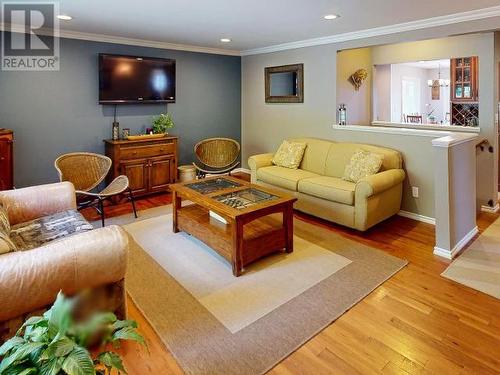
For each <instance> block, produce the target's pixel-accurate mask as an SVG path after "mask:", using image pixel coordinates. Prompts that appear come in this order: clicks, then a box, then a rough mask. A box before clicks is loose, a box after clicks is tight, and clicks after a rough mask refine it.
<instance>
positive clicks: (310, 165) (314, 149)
mask: <svg viewBox="0 0 500 375" xmlns="http://www.w3.org/2000/svg"><path fill="white" fill-rule="evenodd" d="M289 140H290V141H293V142H302V143H306V144H307V147H306V150H305V152H304V157H303V158H302V163H300V167H299V168H300V169H303V170H305V171H308V172H312V173H316V174H319V175H324V174H325V165H326V157H327V155H328V151H329V150H330V147H331V146H332V144H333V143H334V142H332V141H327V140H324V139H316V138H294V139H289Z"/></svg>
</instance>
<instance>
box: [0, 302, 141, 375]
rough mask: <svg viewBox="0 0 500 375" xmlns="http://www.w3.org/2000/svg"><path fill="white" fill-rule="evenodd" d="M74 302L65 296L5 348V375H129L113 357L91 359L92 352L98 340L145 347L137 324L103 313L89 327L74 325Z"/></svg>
mask: <svg viewBox="0 0 500 375" xmlns="http://www.w3.org/2000/svg"><path fill="white" fill-rule="evenodd" d="M72 307H73V300H71V299H69V298H66V297H65V296H64V295H63V294H62V293H61V292H60V293H59V294H58V295H57V299H56V301H55V302H54V305H53V306H52V307H51V308H50V309H49V310H47V311H46V312H45V313H44V314H43V316H34V317H31V318H29V319H28V320H26V322H25V323H24V324H23V325H22V326H21V328H20V329H19V330H18V331H17V333H16V335H15V336H14V337H12V338H11V339H10V340H8V341H6V342H5V343H4V344H3V345H2V346H0V357H2V361H1V362H0V375H14V374H15V375H30V374H35V375H60V374H68V375H95V374H97V375H106V374H110V373H111V370H112V369H115V370H117V371H118V374H120V373H126V371H125V368H124V367H123V363H122V360H121V358H120V356H119V355H118V354H116V353H115V352H113V351H103V352H101V353H99V354H98V355H96V356H95V357H94V358H92V356H91V354H90V352H89V351H88V350H87V348H88V347H89V345H94V344H95V343H96V340H97V342H98V343H100V345H101V347H105V346H107V345H108V344H110V343H111V344H113V346H114V347H117V346H118V345H119V343H120V341H121V340H132V341H137V342H139V343H141V344H144V338H143V337H142V336H141V335H140V334H139V333H137V331H136V328H137V323H136V322H135V321H133V320H118V319H117V318H116V316H115V314H113V313H100V314H96V315H94V316H92V317H91V318H90V319H88V320H87V321H85V322H81V323H75V322H74V321H73V319H72V314H71V311H72Z"/></svg>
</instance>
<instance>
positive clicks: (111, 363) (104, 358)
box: [97, 352, 127, 374]
mask: <svg viewBox="0 0 500 375" xmlns="http://www.w3.org/2000/svg"><path fill="white" fill-rule="evenodd" d="M97 360H98V361H99V362H101V363H102V364H103V365H104V366H105V367H106V368H115V369H117V370H118V371H119V372H123V373H124V374H126V373H127V372H126V371H125V368H124V367H123V363H122V359H121V358H120V356H119V355H118V354H116V353H113V352H104V353H101V354H99V355H98V356H97Z"/></svg>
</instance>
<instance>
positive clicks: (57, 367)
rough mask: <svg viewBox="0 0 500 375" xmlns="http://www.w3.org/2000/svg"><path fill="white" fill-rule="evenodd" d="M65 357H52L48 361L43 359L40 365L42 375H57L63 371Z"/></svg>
mask: <svg viewBox="0 0 500 375" xmlns="http://www.w3.org/2000/svg"><path fill="white" fill-rule="evenodd" d="M63 362H64V357H60V358H52V359H50V360H48V361H43V362H42V364H41V365H40V370H39V371H40V375H57V374H59V371H61V368H62V363H63Z"/></svg>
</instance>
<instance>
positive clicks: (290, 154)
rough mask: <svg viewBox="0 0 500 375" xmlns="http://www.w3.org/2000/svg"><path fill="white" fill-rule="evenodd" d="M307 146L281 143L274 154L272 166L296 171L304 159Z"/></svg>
mask: <svg viewBox="0 0 500 375" xmlns="http://www.w3.org/2000/svg"><path fill="white" fill-rule="evenodd" d="M306 147H307V144H306V143H300V142H288V141H283V142H282V143H281V145H280V147H279V148H278V151H276V154H274V157H273V164H274V165H277V166H279V167H285V168H291V169H297V168H298V167H299V165H300V162H301V161H302V158H303V157H304V151H305V150H306Z"/></svg>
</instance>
